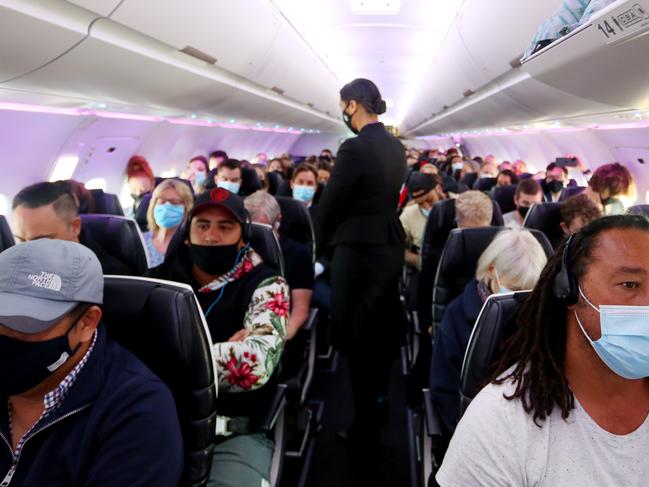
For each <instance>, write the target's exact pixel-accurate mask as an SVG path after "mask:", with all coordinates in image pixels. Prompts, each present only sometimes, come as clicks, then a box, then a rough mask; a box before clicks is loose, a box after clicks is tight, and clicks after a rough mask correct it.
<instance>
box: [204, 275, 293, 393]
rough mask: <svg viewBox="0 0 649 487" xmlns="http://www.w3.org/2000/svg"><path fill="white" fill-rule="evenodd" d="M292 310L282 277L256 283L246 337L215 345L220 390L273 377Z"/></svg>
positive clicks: (248, 387)
mask: <svg viewBox="0 0 649 487" xmlns="http://www.w3.org/2000/svg"><path fill="white" fill-rule="evenodd" d="M289 310H290V296H289V291H288V285H287V284H286V281H285V280H284V279H283V278H281V277H272V278H270V279H266V280H265V281H263V282H262V283H261V284H260V285H259V287H257V289H256V290H255V292H254V293H253V295H252V299H251V301H250V304H249V305H248V311H247V312H246V316H245V318H244V323H243V327H244V329H245V330H247V332H248V333H247V334H246V335H245V337H243V339H242V340H241V341H230V342H224V343H216V344H214V345H213V350H214V355H215V360H216V367H217V372H218V377H219V389H220V390H221V391H227V392H242V391H250V390H253V389H259V388H260V387H262V386H263V385H264V384H265V383H266V382H267V381H268V379H270V377H271V376H272V375H273V372H274V371H275V368H276V367H277V364H278V363H279V360H280V358H281V356H282V351H283V348H284V341H285V340H286V338H287V323H288V315H289Z"/></svg>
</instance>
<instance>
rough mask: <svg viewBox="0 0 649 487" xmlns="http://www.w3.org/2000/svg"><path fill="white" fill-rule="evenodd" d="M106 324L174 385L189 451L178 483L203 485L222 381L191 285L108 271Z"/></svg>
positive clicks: (170, 385)
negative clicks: (218, 378)
mask: <svg viewBox="0 0 649 487" xmlns="http://www.w3.org/2000/svg"><path fill="white" fill-rule="evenodd" d="M103 323H104V326H105V327H106V331H107V333H108V336H109V337H110V338H111V339H113V340H115V341H116V342H118V343H119V344H120V345H122V346H123V347H124V348H126V349H128V350H129V351H131V352H132V353H133V354H134V355H136V356H137V357H138V358H139V359H140V360H141V361H142V362H144V364H145V365H146V366H147V367H148V368H149V369H151V371H152V372H153V373H154V374H155V375H156V376H158V377H159V378H160V379H161V380H162V381H163V382H164V383H165V384H166V385H167V386H168V387H169V389H170V390H171V393H172V394H173V396H174V399H175V402H176V408H177V411H178V418H179V420H180V424H181V429H182V434H183V443H184V450H185V467H184V471H183V479H182V482H181V484H180V485H204V483H205V482H206V481H207V478H208V476H209V473H210V466H211V458H212V449H213V445H214V441H215V436H216V435H215V432H216V428H215V422H216V412H217V411H216V396H217V385H216V384H218V382H217V381H216V380H215V374H214V370H215V369H214V366H213V363H214V362H213V359H212V352H211V345H212V340H211V338H210V333H209V329H208V327H207V324H206V323H205V320H204V318H203V313H202V311H201V309H200V307H199V305H198V302H197V300H196V297H195V296H194V293H193V292H192V290H191V287H189V286H186V285H184V284H179V283H175V282H169V281H161V280H157V279H146V278H136V277H122V276H106V277H105V279H104V304H103Z"/></svg>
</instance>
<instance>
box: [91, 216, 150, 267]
mask: <svg viewBox="0 0 649 487" xmlns="http://www.w3.org/2000/svg"><path fill="white" fill-rule="evenodd" d="M80 218H81V228H82V231H83V232H84V233H85V234H86V235H88V236H89V237H90V238H91V239H92V240H94V241H95V242H96V243H97V244H98V245H99V246H101V248H102V249H104V250H105V251H106V252H107V253H109V254H110V255H112V256H114V257H116V258H118V259H119V260H121V261H122V262H124V263H125V264H126V265H127V267H128V268H129V269H130V270H131V272H132V273H133V274H134V275H138V276H139V275H142V274H144V273H145V272H146V270H147V269H148V262H147V257H146V250H145V249H144V243H143V240H142V234H141V233H140V230H139V228H138V226H137V224H136V223H135V221H133V220H131V219H129V218H124V217H123V216H117V215H80Z"/></svg>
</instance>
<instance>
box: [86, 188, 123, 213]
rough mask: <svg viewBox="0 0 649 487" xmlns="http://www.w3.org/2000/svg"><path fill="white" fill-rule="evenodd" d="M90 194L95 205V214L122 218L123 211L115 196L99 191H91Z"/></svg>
mask: <svg viewBox="0 0 649 487" xmlns="http://www.w3.org/2000/svg"><path fill="white" fill-rule="evenodd" d="M90 193H91V194H92V199H93V201H94V203H95V213H97V214H101V215H117V216H124V209H123V208H122V204H121V203H120V202H119V198H118V197H117V195H116V194H112V193H104V191H103V190H101V189H91V190H90Z"/></svg>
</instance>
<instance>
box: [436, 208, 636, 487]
mask: <svg viewBox="0 0 649 487" xmlns="http://www.w3.org/2000/svg"><path fill="white" fill-rule="evenodd" d="M647 248H649V220H647V218H646V217H643V216H638V215H624V216H607V217H603V218H599V219H597V220H595V221H594V222H592V223H591V224H589V225H587V226H586V227H584V228H583V229H582V230H581V231H580V232H579V233H577V234H575V235H574V236H573V237H572V238H571V239H569V240H568V241H567V243H566V244H565V245H564V247H563V249H562V251H561V252H557V253H556V254H555V255H554V257H552V258H551V259H550V261H549V262H548V264H547V266H546V267H545V269H544V271H543V273H542V275H541V277H540V279H539V282H538V283H537V285H536V287H535V288H534V290H533V292H532V295H531V296H530V297H529V298H528V299H527V300H525V302H524V303H523V305H522V309H521V311H520V314H519V317H518V320H517V328H516V331H515V332H514V336H513V337H511V339H510V340H509V341H508V342H507V344H506V347H505V350H504V352H503V355H502V356H501V357H500V359H499V361H498V363H497V364H496V367H495V374H494V376H493V377H494V379H493V380H492V381H491V383H490V384H489V385H487V386H486V387H485V388H484V389H483V390H482V391H481V392H480V393H479V394H478V395H477V396H476V397H475V399H473V401H472V402H471V404H470V406H469V408H468V409H467V411H466V412H465V413H464V416H463V417H462V419H461V421H460V423H459V424H458V426H457V429H456V431H455V435H454V436H453V439H452V440H451V444H450V447H449V449H448V451H447V453H446V457H445V459H444V463H443V464H442V467H441V470H440V471H439V472H438V473H437V482H438V483H439V485H441V486H442V487H448V486H455V485H458V486H459V485H461V486H464V485H644V484H646V482H647V479H648V478H649V462H647V454H646V452H647V451H648V450H649V382H648V379H647V378H648V377H649V353H647V349H648V348H649V327H648V326H647V319H646V306H648V305H649V280H648V279H649V253H647Z"/></svg>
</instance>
